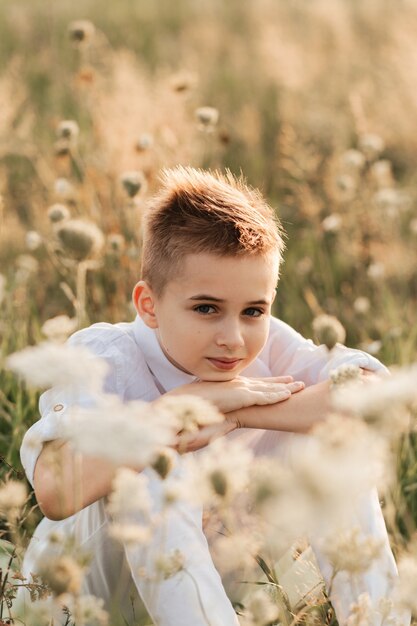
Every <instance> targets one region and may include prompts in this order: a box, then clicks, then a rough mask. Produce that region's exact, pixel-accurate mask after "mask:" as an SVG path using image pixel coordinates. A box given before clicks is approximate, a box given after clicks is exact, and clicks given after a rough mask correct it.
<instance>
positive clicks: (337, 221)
mask: <svg viewBox="0 0 417 626" xmlns="http://www.w3.org/2000/svg"><path fill="white" fill-rule="evenodd" d="M321 226H322V228H323V230H324V232H326V233H337V231H339V230H340V227H341V226H342V218H341V217H340V215H338V214H337V213H331V214H330V215H328V216H327V217H325V218H324V220H323V221H322V223H321Z"/></svg>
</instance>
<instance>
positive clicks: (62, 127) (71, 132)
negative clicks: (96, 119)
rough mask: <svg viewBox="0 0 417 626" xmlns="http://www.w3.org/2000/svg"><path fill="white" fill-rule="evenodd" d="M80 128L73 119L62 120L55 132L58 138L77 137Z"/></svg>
mask: <svg viewBox="0 0 417 626" xmlns="http://www.w3.org/2000/svg"><path fill="white" fill-rule="evenodd" d="M79 133H80V128H79V126H78V124H77V122H75V121H74V120H63V121H62V122H60V123H59V124H58V127H57V129H56V134H57V137H58V139H71V140H75V139H77V137H78V135H79Z"/></svg>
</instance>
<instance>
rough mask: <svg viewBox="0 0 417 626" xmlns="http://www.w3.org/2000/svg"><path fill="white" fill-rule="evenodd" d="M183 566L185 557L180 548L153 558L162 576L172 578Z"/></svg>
mask: <svg viewBox="0 0 417 626" xmlns="http://www.w3.org/2000/svg"><path fill="white" fill-rule="evenodd" d="M184 566H185V557H184V555H183V553H182V552H181V551H180V550H173V551H172V552H170V553H168V554H161V555H160V556H158V557H157V558H156V560H155V567H156V570H157V571H158V572H160V573H161V574H162V576H163V578H164V579H165V580H166V579H167V578H172V576H175V574H177V573H178V572H181V571H182V570H183V569H184Z"/></svg>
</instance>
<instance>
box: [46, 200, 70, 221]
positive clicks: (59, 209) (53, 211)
mask: <svg viewBox="0 0 417 626" xmlns="http://www.w3.org/2000/svg"><path fill="white" fill-rule="evenodd" d="M47 215H48V218H49V220H50V221H51V222H52V223H53V224H56V223H57V222H62V221H64V220H68V219H69V218H70V217H71V214H70V212H69V209H68V207H67V206H66V205H65V204H59V203H56V204H53V205H52V206H50V207H49V209H48V212H47Z"/></svg>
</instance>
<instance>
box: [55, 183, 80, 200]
mask: <svg viewBox="0 0 417 626" xmlns="http://www.w3.org/2000/svg"><path fill="white" fill-rule="evenodd" d="M54 191H55V193H56V195H57V196H59V197H60V198H62V200H72V199H73V198H74V196H75V188H74V185H73V184H72V183H71V182H70V181H69V180H68V179H67V178H57V179H56V181H55V183H54Z"/></svg>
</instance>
